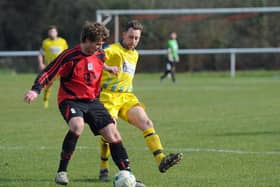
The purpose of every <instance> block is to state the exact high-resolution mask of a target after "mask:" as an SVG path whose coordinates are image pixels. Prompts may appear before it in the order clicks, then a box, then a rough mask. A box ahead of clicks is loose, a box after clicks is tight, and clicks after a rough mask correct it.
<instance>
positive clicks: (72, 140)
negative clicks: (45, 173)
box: [57, 130, 79, 172]
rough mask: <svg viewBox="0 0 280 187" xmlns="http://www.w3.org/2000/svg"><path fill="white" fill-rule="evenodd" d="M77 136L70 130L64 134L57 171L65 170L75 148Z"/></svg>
mask: <svg viewBox="0 0 280 187" xmlns="http://www.w3.org/2000/svg"><path fill="white" fill-rule="evenodd" d="M78 138H79V136H78V135H76V134H75V133H73V132H71V131H70V130H69V131H68V133H67V134H66V136H65V138H64V141H63V144H62V151H61V154H60V162H59V167H58V170H57V172H60V171H67V166H68V162H69V160H70V159H71V157H72V154H73V152H74V150H75V147H76V144H77V141H78Z"/></svg>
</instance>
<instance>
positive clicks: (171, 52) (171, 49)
mask: <svg viewBox="0 0 280 187" xmlns="http://www.w3.org/2000/svg"><path fill="white" fill-rule="evenodd" d="M178 51H179V45H178V42H177V34H176V32H171V33H170V39H169V40H168V41H167V58H168V61H167V64H166V67H165V71H164V74H163V75H162V76H161V77H160V81H163V79H164V78H165V77H166V76H169V75H171V78H172V81H173V82H174V83H175V82H176V78H175V71H176V63H178V62H179V53H178Z"/></svg>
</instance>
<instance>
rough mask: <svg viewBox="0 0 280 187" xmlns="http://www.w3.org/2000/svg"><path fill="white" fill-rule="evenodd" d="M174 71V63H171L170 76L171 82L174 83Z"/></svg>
mask: <svg viewBox="0 0 280 187" xmlns="http://www.w3.org/2000/svg"><path fill="white" fill-rule="evenodd" d="M175 72H176V67H175V63H172V68H171V78H172V82H173V83H175V82H176V78H175Z"/></svg>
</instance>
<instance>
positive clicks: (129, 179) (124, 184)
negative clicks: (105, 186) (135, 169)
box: [113, 170, 136, 187]
mask: <svg viewBox="0 0 280 187" xmlns="http://www.w3.org/2000/svg"><path fill="white" fill-rule="evenodd" d="M113 184H114V187H135V185H136V178H135V176H134V175H133V174H132V173H131V172H130V171H127V170H121V171H119V172H118V173H116V175H115V176H114V181H113Z"/></svg>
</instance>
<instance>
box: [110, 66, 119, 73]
mask: <svg viewBox="0 0 280 187" xmlns="http://www.w3.org/2000/svg"><path fill="white" fill-rule="evenodd" d="M110 72H111V73H113V74H114V75H118V73H119V67H117V66H110Z"/></svg>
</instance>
